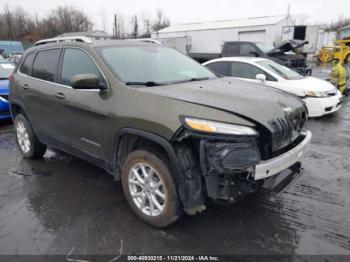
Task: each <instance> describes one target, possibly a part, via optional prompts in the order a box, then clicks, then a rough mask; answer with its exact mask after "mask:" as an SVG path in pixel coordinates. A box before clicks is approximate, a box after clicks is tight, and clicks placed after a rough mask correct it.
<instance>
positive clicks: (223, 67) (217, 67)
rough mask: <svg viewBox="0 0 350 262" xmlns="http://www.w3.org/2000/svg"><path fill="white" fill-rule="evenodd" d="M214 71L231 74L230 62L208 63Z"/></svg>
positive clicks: (208, 66) (225, 74) (226, 74)
mask: <svg viewBox="0 0 350 262" xmlns="http://www.w3.org/2000/svg"><path fill="white" fill-rule="evenodd" d="M206 67H207V68H209V69H210V70H211V71H212V72H213V73H215V74H218V75H222V76H229V63H228V62H214V63H211V64H209V65H206Z"/></svg>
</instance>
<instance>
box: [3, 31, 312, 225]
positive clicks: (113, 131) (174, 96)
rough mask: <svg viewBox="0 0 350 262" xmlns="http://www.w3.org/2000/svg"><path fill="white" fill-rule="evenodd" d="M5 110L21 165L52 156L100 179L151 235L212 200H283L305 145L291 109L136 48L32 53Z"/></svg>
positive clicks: (84, 46)
mask: <svg viewBox="0 0 350 262" xmlns="http://www.w3.org/2000/svg"><path fill="white" fill-rule="evenodd" d="M10 101H11V112H12V117H13V119H14V125H15V130H16V136H17V143H18V147H19V149H20V151H21V153H22V154H23V156H24V157H26V158H38V157H41V156H43V154H44V153H45V151H46V148H47V146H53V147H55V148H59V149H61V150H63V151H66V152H68V153H71V154H73V155H75V156H77V157H80V158H83V159H85V160H87V161H90V162H92V163H94V164H96V165H98V166H100V167H102V168H104V169H105V170H106V171H107V172H108V173H110V174H112V175H113V176H114V178H115V180H121V182H122V185H123V190H124V193H125V197H126V199H127V201H128V203H129V205H130V207H131V208H132V210H133V211H134V212H135V214H136V215H137V216H138V217H139V218H141V219H142V220H143V221H145V222H146V223H148V224H151V225H153V226H156V227H164V226H168V225H169V224H171V223H173V222H174V221H176V220H177V219H178V218H179V217H180V216H181V214H183V213H186V214H189V215H194V214H196V213H198V212H201V211H203V210H205V206H206V203H207V201H208V200H211V201H219V202H226V203H232V202H234V201H236V200H238V199H240V198H241V197H243V196H244V195H246V194H249V193H252V192H254V191H256V190H259V189H261V188H265V189H270V190H277V191H278V190H282V189H283V188H284V187H285V186H286V185H288V184H289V183H290V182H291V181H293V180H294V179H295V178H296V177H297V176H298V174H299V173H300V162H299V161H300V160H301V158H302V156H303V155H304V154H305V152H306V150H307V148H308V146H309V144H310V140H311V133H310V132H309V131H303V125H304V123H305V121H306V119H307V109H306V107H305V105H304V103H303V102H302V101H301V100H300V99H299V98H298V97H296V96H292V95H289V94H288V93H286V92H284V91H280V90H278V89H275V88H270V87H266V86H262V85H260V84H257V83H250V82H245V81H241V80H235V79H232V78H226V77H217V76H216V75H215V74H214V73H212V72H211V71H210V70H208V69H206V68H205V67H203V66H201V65H200V64H198V63H196V62H195V61H193V60H192V59H190V58H188V57H187V56H185V55H183V54H181V53H179V52H177V51H176V50H174V49H171V48H167V47H165V46H161V45H158V44H153V43H146V42H141V41H140V42H136V41H116V40H110V41H91V40H90V39H86V38H84V37H78V38H77V39H76V41H72V38H69V40H67V41H65V39H64V38H59V39H49V40H48V41H40V43H38V45H36V46H35V47H34V48H31V49H29V50H27V51H26V53H25V54H24V55H23V57H22V58H21V62H20V65H19V66H18V67H16V69H15V71H14V73H13V75H12V77H11V81H10Z"/></svg>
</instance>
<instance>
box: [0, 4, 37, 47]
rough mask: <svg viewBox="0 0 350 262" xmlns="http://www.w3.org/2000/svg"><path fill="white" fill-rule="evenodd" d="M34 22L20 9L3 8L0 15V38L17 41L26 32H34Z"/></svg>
mask: <svg viewBox="0 0 350 262" xmlns="http://www.w3.org/2000/svg"><path fill="white" fill-rule="evenodd" d="M35 28H36V22H35V20H34V19H33V18H32V17H31V16H30V15H29V14H28V13H27V12H26V11H25V10H24V9H23V8H21V7H17V8H15V9H13V10H12V9H10V8H9V7H8V6H4V9H3V12H2V13H0V38H2V39H9V40H19V39H21V38H22V37H23V36H24V35H25V34H26V33H27V32H29V31H35Z"/></svg>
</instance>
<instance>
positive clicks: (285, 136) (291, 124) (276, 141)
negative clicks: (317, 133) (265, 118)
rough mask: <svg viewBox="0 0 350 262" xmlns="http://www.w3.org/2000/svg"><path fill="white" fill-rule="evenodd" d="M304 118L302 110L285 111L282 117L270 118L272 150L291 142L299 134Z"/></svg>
mask: <svg viewBox="0 0 350 262" xmlns="http://www.w3.org/2000/svg"><path fill="white" fill-rule="evenodd" d="M305 120H306V115H305V112H304V111H302V110H299V111H295V112H291V113H286V115H285V117H284V118H278V119H274V120H270V121H269V124H270V126H271V128H272V150H273V151H276V150H278V149H280V148H282V147H284V146H287V145H288V144H290V143H291V142H293V141H294V140H295V139H296V138H297V137H298V136H299V134H300V132H301V129H302V128H303V125H304V123H305Z"/></svg>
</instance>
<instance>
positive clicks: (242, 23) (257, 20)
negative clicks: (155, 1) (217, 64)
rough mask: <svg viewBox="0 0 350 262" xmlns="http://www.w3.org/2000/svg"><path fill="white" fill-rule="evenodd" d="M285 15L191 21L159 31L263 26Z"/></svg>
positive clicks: (277, 21)
mask: <svg viewBox="0 0 350 262" xmlns="http://www.w3.org/2000/svg"><path fill="white" fill-rule="evenodd" d="M285 18H286V16H285V15H279V16H262V17H252V18H245V19H235V20H222V21H213V22H203V23H189V24H180V25H173V26H169V27H167V28H164V29H162V30H160V31H159V33H173V32H184V31H198V30H210V29H221V28H234V27H249V26H261V25H274V24H277V23H279V22H280V21H282V20H283V19H285Z"/></svg>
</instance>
